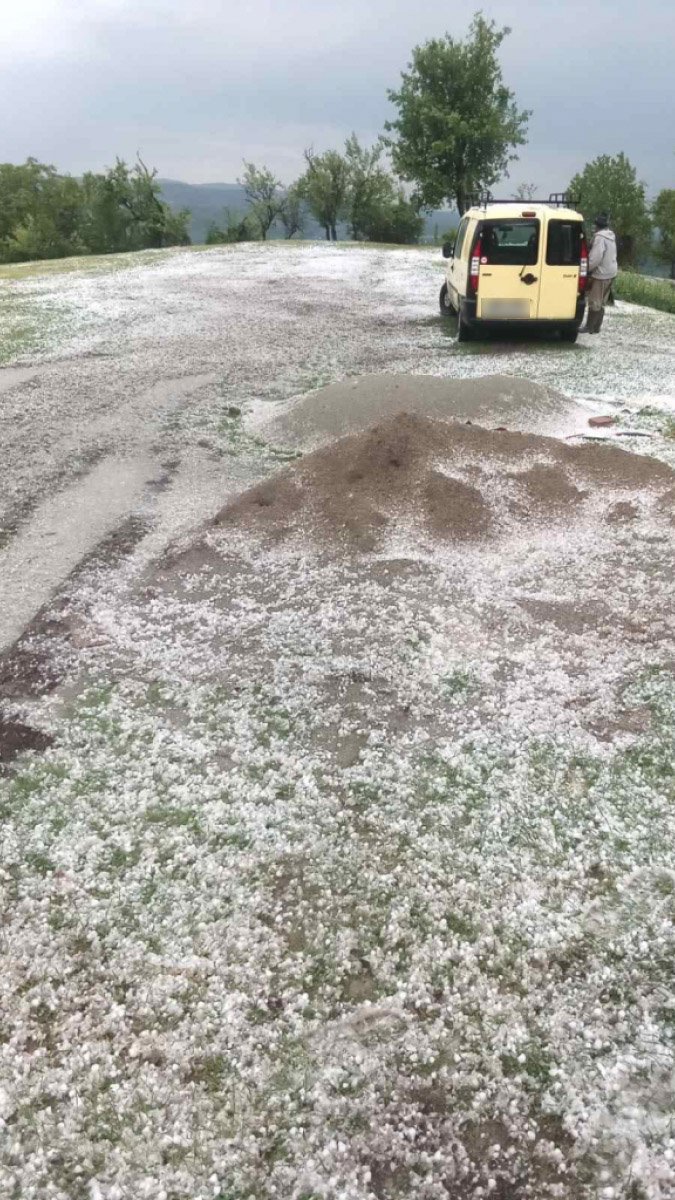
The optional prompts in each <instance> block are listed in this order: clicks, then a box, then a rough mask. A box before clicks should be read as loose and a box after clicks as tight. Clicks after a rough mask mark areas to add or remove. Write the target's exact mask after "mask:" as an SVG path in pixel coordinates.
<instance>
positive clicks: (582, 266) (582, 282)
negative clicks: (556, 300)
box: [579, 237, 588, 293]
mask: <svg viewBox="0 0 675 1200" xmlns="http://www.w3.org/2000/svg"><path fill="white" fill-rule="evenodd" d="M587 283H588V246H587V245H586V238H585V237H582V239H581V257H580V259H579V292H580V293H581V292H585V291H586V284H587Z"/></svg>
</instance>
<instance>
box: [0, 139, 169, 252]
mask: <svg viewBox="0 0 675 1200" xmlns="http://www.w3.org/2000/svg"><path fill="white" fill-rule="evenodd" d="M156 176H157V172H156V171H155V170H151V169H150V168H148V167H147V166H146V165H145V163H144V162H143V161H142V159H141V158H139V159H138V161H137V162H136V163H134V165H133V166H132V167H129V166H128V165H127V164H126V163H125V162H123V161H122V160H121V159H119V158H118V159H117V161H116V163H115V166H114V167H111V168H110V170H108V171H105V172H102V173H100V174H97V173H95V172H93V171H88V172H87V173H86V174H85V175H83V176H82V178H81V179H76V178H74V177H73V176H71V175H61V174H59V173H58V172H57V171H56V169H55V168H54V167H52V166H49V165H47V164H46V163H41V162H38V161H37V159H34V158H29V159H28V160H27V161H26V162H25V163H22V164H20V165H14V164H13V163H0V261H1V262H26V261H29V260H31V259H41V258H62V257H64V256H66V255H70V254H112V253H115V252H117V251H123V250H145V249H148V248H159V247H162V246H177V245H186V244H188V243H189V241H190V238H189V236H188V232H187V230H188V221H189V217H190V214H189V212H187V211H181V212H174V211H173V210H172V209H171V208H170V207H169V205H168V204H166V203H165V202H164V201H163V200H162V199H161V189H160V185H159V183H158V182H157V178H156Z"/></svg>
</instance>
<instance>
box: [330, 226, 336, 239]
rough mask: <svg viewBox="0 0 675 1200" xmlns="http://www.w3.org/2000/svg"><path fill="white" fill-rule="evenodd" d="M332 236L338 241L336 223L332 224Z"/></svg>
mask: <svg viewBox="0 0 675 1200" xmlns="http://www.w3.org/2000/svg"><path fill="white" fill-rule="evenodd" d="M330 236H331V238H332V240H333V241H334V242H337V229H336V228H335V226H334V225H331V227H330Z"/></svg>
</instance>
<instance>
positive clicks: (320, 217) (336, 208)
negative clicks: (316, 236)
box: [298, 147, 349, 242]
mask: <svg viewBox="0 0 675 1200" xmlns="http://www.w3.org/2000/svg"><path fill="white" fill-rule="evenodd" d="M305 162H306V163H307V170H306V171H305V174H304V175H303V176H302V178H301V179H300V180H298V187H299V188H300V191H301V194H302V196H303V198H304V199H305V200H306V201H307V205H308V208H309V210H310V212H311V213H312V216H314V217H315V218H316V220H317V221H318V222H319V224H320V225H322V226H323V228H324V231H325V234H326V240H327V241H334V242H336V241H337V225H338V221H340V220H341V219H342V218H343V217H344V216H345V214H346V209H347V200H348V195H349V163H348V162H347V160H346V158H343V156H342V155H341V154H338V152H337V150H326V152H325V154H315V153H314V150H313V149H312V148H311V147H310V148H309V149H308V150H305Z"/></svg>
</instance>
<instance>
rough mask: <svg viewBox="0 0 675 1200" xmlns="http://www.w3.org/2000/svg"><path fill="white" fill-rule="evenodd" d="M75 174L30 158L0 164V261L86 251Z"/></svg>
mask: <svg viewBox="0 0 675 1200" xmlns="http://www.w3.org/2000/svg"><path fill="white" fill-rule="evenodd" d="M81 211H82V193H81V188H80V185H79V183H78V181H77V180H76V179H72V178H71V177H70V176H69V175H59V174H58V173H57V171H56V170H55V168H54V167H51V166H48V165H47V164H46V163H40V162H38V161H37V159H35V158H29V159H27V160H26V162H25V163H23V164H20V165H15V164H13V163H1V164H0V261H1V260H4V261H5V262H21V261H25V260H29V259H37V258H61V257H63V256H64V255H66V254H80V253H82V252H84V251H86V246H85V245H84V243H83V241H82V238H81V235H80V221H81Z"/></svg>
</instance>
